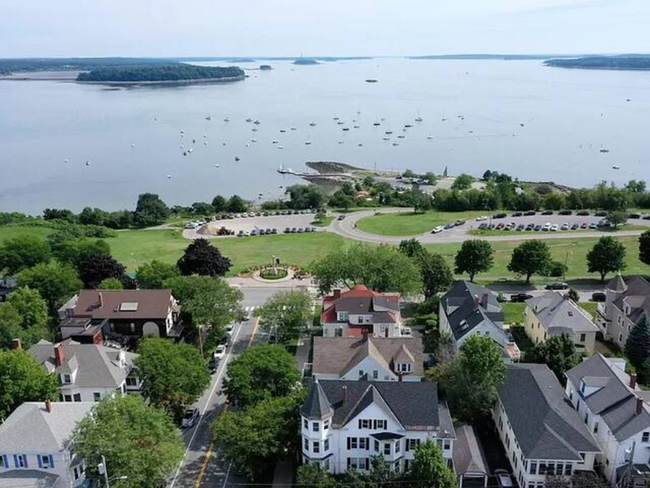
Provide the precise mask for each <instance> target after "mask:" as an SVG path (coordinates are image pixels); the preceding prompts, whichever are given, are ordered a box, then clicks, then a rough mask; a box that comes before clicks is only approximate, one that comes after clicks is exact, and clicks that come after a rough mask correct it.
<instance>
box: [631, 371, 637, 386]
mask: <svg viewBox="0 0 650 488" xmlns="http://www.w3.org/2000/svg"><path fill="white" fill-rule="evenodd" d="M635 387H636V375H635V374H634V373H632V374H631V375H630V388H632V389H633V390H634V388H635Z"/></svg>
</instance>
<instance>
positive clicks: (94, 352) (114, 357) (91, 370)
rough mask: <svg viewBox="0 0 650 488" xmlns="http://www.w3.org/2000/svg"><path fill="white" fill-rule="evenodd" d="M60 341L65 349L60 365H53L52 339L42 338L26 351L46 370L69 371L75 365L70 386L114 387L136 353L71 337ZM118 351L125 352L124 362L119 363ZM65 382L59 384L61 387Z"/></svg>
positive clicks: (126, 371)
mask: <svg viewBox="0 0 650 488" xmlns="http://www.w3.org/2000/svg"><path fill="white" fill-rule="evenodd" d="M60 344H61V347H63V353H64V363H63V365H62V366H60V367H57V366H56V360H55V358H54V348H55V344H52V343H51V342H48V341H45V340H41V341H39V342H38V343H36V344H34V345H33V346H32V347H30V348H29V353H30V354H31V355H32V357H34V359H36V361H37V362H38V363H39V364H40V365H41V366H43V368H45V370H46V371H47V372H48V373H53V372H56V373H59V374H61V373H65V374H70V373H72V371H74V370H75V369H76V370H77V374H76V377H75V382H74V385H69V386H70V387H76V388H79V387H82V388H84V387H88V388H117V387H119V386H120V385H121V384H122V383H123V382H124V380H125V378H126V377H127V376H128V375H129V373H130V371H131V369H132V368H133V362H134V360H135V358H137V357H138V355H137V354H134V353H130V352H126V351H121V350H120V349H116V348H114V347H108V346H102V345H97V344H79V343H77V342H74V341H71V340H67V341H63V342H62V343H60ZM120 353H121V354H123V356H124V366H120V362H119V355H120ZM66 386H67V385H62V388H63V389H65V387H66Z"/></svg>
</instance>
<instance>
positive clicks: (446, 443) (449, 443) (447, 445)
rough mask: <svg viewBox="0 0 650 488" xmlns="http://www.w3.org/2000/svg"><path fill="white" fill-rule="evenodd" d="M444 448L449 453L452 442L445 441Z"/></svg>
mask: <svg viewBox="0 0 650 488" xmlns="http://www.w3.org/2000/svg"><path fill="white" fill-rule="evenodd" d="M442 448H443V449H444V450H445V451H448V450H449V449H451V441H450V440H449V439H445V440H444V441H443V443H442Z"/></svg>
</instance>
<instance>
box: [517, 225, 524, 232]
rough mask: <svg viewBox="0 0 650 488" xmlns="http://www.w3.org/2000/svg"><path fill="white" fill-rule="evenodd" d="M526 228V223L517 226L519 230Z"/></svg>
mask: <svg viewBox="0 0 650 488" xmlns="http://www.w3.org/2000/svg"><path fill="white" fill-rule="evenodd" d="M525 228H526V226H525V225H524V224H519V225H518V226H517V230H518V231H519V232H521V231H522V230H524V229H525Z"/></svg>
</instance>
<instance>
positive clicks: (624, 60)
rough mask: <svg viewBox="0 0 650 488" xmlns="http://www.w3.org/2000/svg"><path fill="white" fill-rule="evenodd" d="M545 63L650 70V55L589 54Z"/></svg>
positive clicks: (585, 67)
mask: <svg viewBox="0 0 650 488" xmlns="http://www.w3.org/2000/svg"><path fill="white" fill-rule="evenodd" d="M544 64H546V66H553V67H556V68H576V69H615V70H636V71H647V70H650V56H587V57H583V58H570V59H549V60H548V61H546V62H545V63H544Z"/></svg>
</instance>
